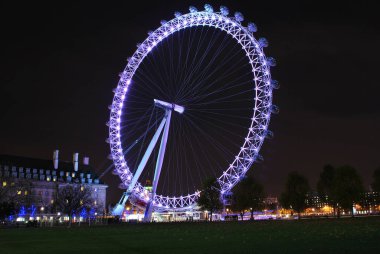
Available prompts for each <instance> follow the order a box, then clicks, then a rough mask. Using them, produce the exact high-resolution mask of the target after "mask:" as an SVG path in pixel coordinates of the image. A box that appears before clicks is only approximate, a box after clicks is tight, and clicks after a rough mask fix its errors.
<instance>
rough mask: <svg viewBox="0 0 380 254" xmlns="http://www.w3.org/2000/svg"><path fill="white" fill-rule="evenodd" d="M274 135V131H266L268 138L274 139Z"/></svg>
mask: <svg viewBox="0 0 380 254" xmlns="http://www.w3.org/2000/svg"><path fill="white" fill-rule="evenodd" d="M273 137H274V134H273V131H270V130H266V132H265V138H267V139H273Z"/></svg>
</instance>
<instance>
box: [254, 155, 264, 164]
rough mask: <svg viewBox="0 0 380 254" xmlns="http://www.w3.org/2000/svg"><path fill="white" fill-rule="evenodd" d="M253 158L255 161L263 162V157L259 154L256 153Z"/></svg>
mask: <svg viewBox="0 0 380 254" xmlns="http://www.w3.org/2000/svg"><path fill="white" fill-rule="evenodd" d="M255 159H256V162H263V161H264V157H263V156H261V155H260V154H256V156H255Z"/></svg>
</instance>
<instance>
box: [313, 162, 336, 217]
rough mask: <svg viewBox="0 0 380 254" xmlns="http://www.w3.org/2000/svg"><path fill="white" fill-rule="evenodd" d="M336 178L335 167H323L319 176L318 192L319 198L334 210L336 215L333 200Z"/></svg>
mask: <svg viewBox="0 0 380 254" xmlns="http://www.w3.org/2000/svg"><path fill="white" fill-rule="evenodd" d="M334 178H335V169H334V167H333V166H331V165H325V166H324V167H323V171H322V172H321V174H320V175H319V180H318V183H317V191H318V195H319V198H320V199H321V200H323V201H324V202H326V203H328V204H329V205H330V206H332V207H333V208H334V214H335V202H334V201H333V199H332V196H333V193H332V191H333V186H334Z"/></svg>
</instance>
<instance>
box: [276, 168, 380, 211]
mask: <svg viewBox="0 0 380 254" xmlns="http://www.w3.org/2000/svg"><path fill="white" fill-rule="evenodd" d="M316 187H317V188H316V189H317V193H318V196H319V198H320V200H321V201H322V202H323V203H325V204H328V205H329V206H331V207H332V208H333V210H334V215H336V216H337V217H340V215H341V212H342V210H345V211H350V212H351V215H352V216H353V215H354V204H355V203H358V202H360V201H361V199H362V197H363V193H364V192H365V188H364V186H363V182H362V179H361V176H360V175H359V174H358V172H357V170H356V169H355V168H354V167H351V166H347V165H346V166H340V167H333V166H332V165H326V166H324V168H323V170H322V172H321V173H320V175H319V179H318V182H317V186H316ZM371 187H372V191H374V192H380V168H378V169H377V170H375V171H374V173H373V183H372V184H371ZM310 191H311V188H310V185H309V182H308V180H307V178H306V177H304V176H303V175H301V174H299V173H298V172H296V171H294V172H291V173H289V175H288V177H287V180H286V184H285V190H284V192H283V193H282V194H281V196H280V204H281V205H282V206H283V207H284V208H289V209H292V210H294V211H295V212H296V213H297V214H298V218H300V215H301V212H303V211H304V210H305V209H306V208H307V206H308V205H307V204H308V202H307V201H308V198H310V196H309V195H308V194H309V193H310Z"/></svg>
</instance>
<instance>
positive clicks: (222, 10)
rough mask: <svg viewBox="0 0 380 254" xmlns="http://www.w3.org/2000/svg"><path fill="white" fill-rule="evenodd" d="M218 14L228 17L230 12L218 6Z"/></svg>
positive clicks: (224, 7)
mask: <svg viewBox="0 0 380 254" xmlns="http://www.w3.org/2000/svg"><path fill="white" fill-rule="evenodd" d="M220 12H221V13H222V15H223V16H228V14H230V11H229V10H228V8H227V7H226V6H223V5H222V6H220Z"/></svg>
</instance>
